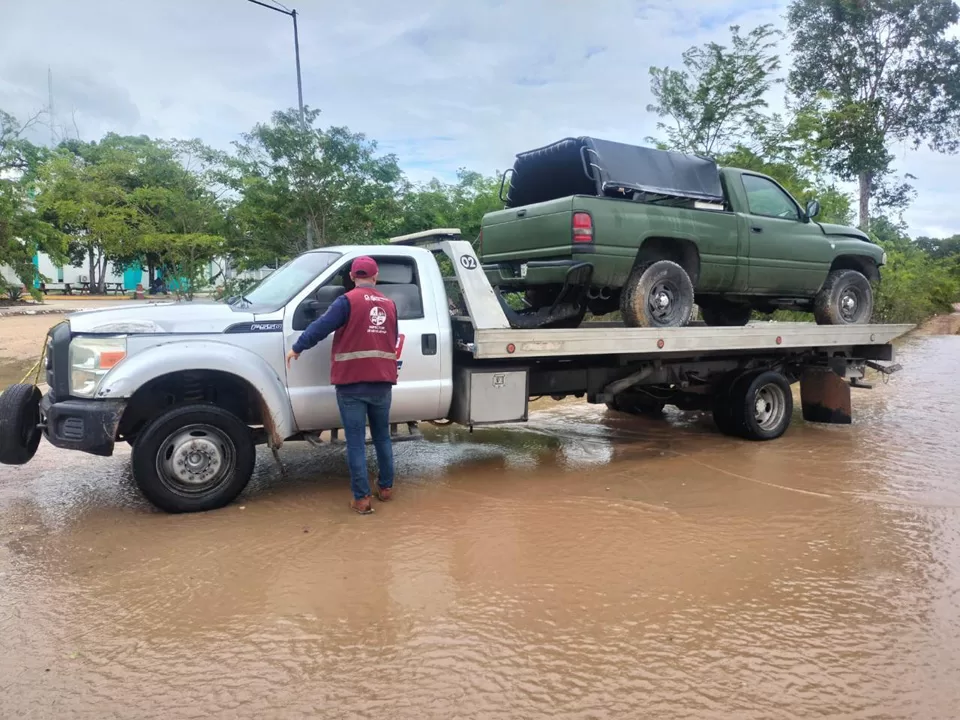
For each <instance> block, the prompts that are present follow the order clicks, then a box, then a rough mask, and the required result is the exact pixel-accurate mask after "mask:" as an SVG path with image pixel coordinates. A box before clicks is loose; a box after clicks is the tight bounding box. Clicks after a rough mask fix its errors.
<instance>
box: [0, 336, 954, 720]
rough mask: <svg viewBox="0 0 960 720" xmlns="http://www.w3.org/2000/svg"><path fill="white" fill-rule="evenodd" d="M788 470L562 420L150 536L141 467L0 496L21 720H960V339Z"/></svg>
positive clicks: (770, 448) (298, 460)
mask: <svg viewBox="0 0 960 720" xmlns="http://www.w3.org/2000/svg"><path fill="white" fill-rule="evenodd" d="M900 359H901V361H902V362H903V364H904V366H905V368H906V370H905V371H904V372H903V373H901V374H900V375H899V376H897V377H895V379H894V380H893V381H892V382H891V383H890V384H888V385H882V386H880V387H878V388H877V389H876V390H874V391H873V392H866V391H864V392H858V394H857V395H856V396H855V409H856V411H857V418H856V424H855V425H854V426H852V427H847V428H833V427H814V426H805V425H804V424H803V423H802V422H797V424H796V425H795V426H794V427H793V428H792V429H791V430H790V432H789V433H788V434H787V435H786V436H785V437H784V438H782V439H781V440H780V441H777V442H774V443H769V444H751V443H746V442H739V441H734V440H731V439H729V438H725V437H721V436H720V435H718V434H716V433H715V432H714V430H713V429H712V426H711V424H710V421H709V418H706V417H698V416H696V415H681V414H679V413H674V414H668V416H667V419H666V420H665V421H651V420H642V419H632V418H624V417H619V416H613V415H608V414H607V413H606V412H605V411H602V410H599V409H597V408H593V407H590V406H583V405H562V406H559V407H558V408H556V409H554V410H551V411H545V412H540V413H538V414H537V415H535V417H534V419H533V422H531V424H530V426H529V427H526V428H516V429H491V430H486V431H477V432H475V433H474V434H473V435H472V436H468V434H467V433H466V432H464V431H462V430H461V431H454V430H449V429H448V430H441V431H436V432H435V433H433V435H432V437H431V442H429V443H420V444H405V445H400V446H398V447H397V463H398V471H399V475H400V478H401V480H400V484H399V486H398V487H399V497H398V500H397V501H396V502H395V503H394V504H392V505H388V506H380V507H378V511H377V514H376V515H375V516H373V517H367V518H361V517H357V516H354V515H351V514H350V513H349V512H348V511H347V509H346V503H347V500H348V493H347V489H346V484H345V480H344V479H343V477H344V475H345V465H344V461H343V458H342V456H340V455H339V454H338V453H336V452H326V451H318V450H314V449H312V448H306V447H302V448H290V449H287V450H285V451H284V453H283V459H284V462H285V464H286V475H287V476H286V478H282V477H281V476H280V473H279V472H278V470H277V469H276V467H275V466H274V465H273V464H272V461H271V459H270V456H269V455H268V454H266V455H262V456H261V458H260V463H259V465H258V474H257V478H256V481H255V482H254V483H253V484H252V486H251V488H250V490H249V491H248V492H247V493H246V495H245V496H244V498H243V499H242V501H241V502H240V503H238V504H237V505H234V506H232V507H230V508H227V509H225V510H223V511H220V512H216V513H210V514H207V515H204V516H176V517H175V516H168V515H163V514H160V513H155V512H152V511H150V510H149V508H148V507H147V506H145V505H144V503H143V502H142V501H141V500H140V499H139V498H138V496H137V495H136V493H135V492H133V491H132V490H131V489H130V487H129V483H128V481H127V479H128V476H129V470H128V456H124V455H121V456H118V457H115V458H112V459H109V460H98V459H95V458H86V457H82V456H77V455H69V454H63V453H57V452H55V451H53V450H51V449H50V448H45V449H44V450H43V452H42V455H41V456H39V457H38V458H37V460H36V461H35V463H33V464H31V465H29V466H27V467H25V468H16V469H15V468H5V469H4V470H3V475H2V479H0V717H4V718H6V717H18V718H34V717H35V718H41V717H42V718H47V717H88V718H104V717H138V718H148V717H162V718H193V717H211V716H212V717H251V718H253V717H256V718H268V717H269V718H272V717H285V718H286V717H390V718H418V719H423V718H454V717H458V718H474V717H476V718H535V717H571V718H588V717H614V718H628V717H629V718H633V717H656V718H661V717H662V718H687V717H690V718H694V717H695V718H725V719H726V718H765V719H766V718H779V717H803V718H810V717H836V718H867V717H869V718H887V717H889V718H900V717H910V718H925V719H927V718H955V717H957V716H958V714H960V682H958V678H960V430H958V427H960V404H958V398H960V374H958V370H960V337H926V338H915V339H913V340H911V341H908V343H907V344H906V346H905V347H904V348H903V351H902V354H901V358H900Z"/></svg>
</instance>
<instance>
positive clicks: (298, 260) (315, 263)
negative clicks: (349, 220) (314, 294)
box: [236, 252, 340, 309]
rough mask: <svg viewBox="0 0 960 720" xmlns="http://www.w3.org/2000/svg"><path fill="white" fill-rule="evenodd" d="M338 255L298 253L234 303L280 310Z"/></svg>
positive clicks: (330, 253)
mask: <svg viewBox="0 0 960 720" xmlns="http://www.w3.org/2000/svg"><path fill="white" fill-rule="evenodd" d="M338 257H340V253H336V252H308V253H304V254H303V255H298V256H297V257H295V258H294V259H293V260H291V261H290V262H288V263H286V264H285V265H281V266H280V267H279V268H277V269H276V270H274V271H273V272H272V273H270V274H269V275H268V276H267V277H265V278H264V279H263V280H261V281H260V284H259V285H257V286H256V287H255V288H253V289H252V290H250V291H248V292H245V293H244V294H243V296H242V297H240V298H237V301H236V304H237V305H242V306H249V305H259V306H265V307H268V308H272V309H279V308H281V307H283V306H284V305H286V304H287V303H288V302H290V300H291V299H293V297H294V296H295V295H296V294H297V293H298V292H300V291H301V290H303V289H304V288H305V287H306V286H307V284H308V283H310V282H311V281H313V280H314V279H315V278H316V277H317V276H318V275H319V274H320V273H322V272H323V271H324V270H326V269H327V268H328V267H330V265H331V264H332V263H333V262H334V260H336V259H337V258H338Z"/></svg>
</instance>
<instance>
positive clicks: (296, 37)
mask: <svg viewBox="0 0 960 720" xmlns="http://www.w3.org/2000/svg"><path fill="white" fill-rule="evenodd" d="M247 2H251V3H253V4H254V5H259V6H260V7H264V8H266V9H267V10H273V11H275V12H278V13H280V14H281V15H286V16H287V17H289V18H291V19H292V20H293V52H294V56H295V58H296V62H297V101H298V102H299V107H300V128H301V129H302V130H303V133H304V135H306V133H307V117H306V115H305V114H304V112H303V81H302V79H301V75H300V33H299V31H298V30H297V11H296V10H289V9H287V8H285V7H283V6H279V7H278V6H277V5H268V4H267V3H265V2H260V0H247ZM278 5H279V3H278ZM307 249H308V250H312V249H313V226H312V225H311V224H310V220H309V219H308V220H307Z"/></svg>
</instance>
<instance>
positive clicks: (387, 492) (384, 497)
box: [376, 487, 393, 502]
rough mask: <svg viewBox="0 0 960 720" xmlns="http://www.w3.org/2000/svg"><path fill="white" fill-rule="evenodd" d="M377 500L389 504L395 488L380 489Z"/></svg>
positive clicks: (378, 489)
mask: <svg viewBox="0 0 960 720" xmlns="http://www.w3.org/2000/svg"><path fill="white" fill-rule="evenodd" d="M376 492H377V500H379V501H380V502H389V501H390V500H392V499H393V488H392V487H388V488H385V487H378V488H377V490H376Z"/></svg>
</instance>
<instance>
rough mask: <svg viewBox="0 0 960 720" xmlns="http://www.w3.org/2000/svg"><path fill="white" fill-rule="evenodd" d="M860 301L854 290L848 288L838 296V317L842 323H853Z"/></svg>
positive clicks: (858, 294)
mask: <svg viewBox="0 0 960 720" xmlns="http://www.w3.org/2000/svg"><path fill="white" fill-rule="evenodd" d="M861 303H862V299H861V297H860V293H859V292H858V291H857V289H856V288H853V287H848V288H846V289H845V290H844V291H843V292H842V293H841V294H840V302H839V305H840V308H839V309H840V317H841V318H843V320H844V322H855V321H856V319H857V315H858V314H859V312H860V305H861Z"/></svg>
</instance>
